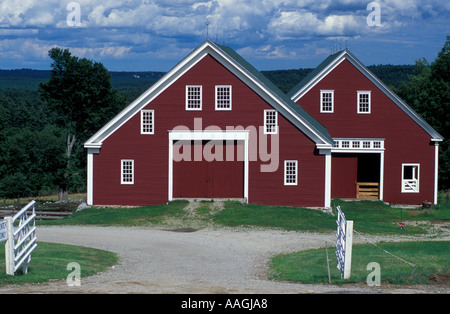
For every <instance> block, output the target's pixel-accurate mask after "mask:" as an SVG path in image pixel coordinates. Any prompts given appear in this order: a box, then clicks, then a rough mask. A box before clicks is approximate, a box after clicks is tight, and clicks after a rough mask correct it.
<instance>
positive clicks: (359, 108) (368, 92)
mask: <svg viewBox="0 0 450 314" xmlns="http://www.w3.org/2000/svg"><path fill="white" fill-rule="evenodd" d="M356 95H357V96H356V111H357V112H358V114H370V113H371V111H372V92H371V91H363V90H360V91H357V92H356ZM361 95H368V101H369V103H368V106H369V108H368V109H369V111H361Z"/></svg>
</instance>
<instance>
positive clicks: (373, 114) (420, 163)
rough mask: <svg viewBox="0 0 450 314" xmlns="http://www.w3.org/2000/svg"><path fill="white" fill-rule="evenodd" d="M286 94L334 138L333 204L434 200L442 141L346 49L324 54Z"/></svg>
mask: <svg viewBox="0 0 450 314" xmlns="http://www.w3.org/2000/svg"><path fill="white" fill-rule="evenodd" d="M288 96H289V97H290V98H291V99H292V100H294V101H295V102H296V103H297V104H298V105H299V106H301V107H302V108H303V109H305V110H306V111H308V113H310V114H311V115H312V116H313V117H314V118H315V119H316V120H317V121H319V122H320V123H321V124H323V125H324V126H325V127H326V128H327V130H328V132H329V133H330V135H331V136H332V137H333V141H334V145H333V146H334V147H333V148H332V149H331V154H332V161H331V164H332V166H331V197H332V198H369V199H380V200H383V201H385V202H388V203H396V204H422V203H423V202H425V201H428V202H434V203H436V202H437V191H438V185H437V184H438V183H437V182H438V155H439V154H438V152H439V143H440V142H441V141H442V140H443V138H442V136H441V135H439V134H438V133H437V132H436V131H435V130H434V129H433V128H432V127H431V126H430V125H429V124H428V123H426V122H425V121H424V120H423V119H422V118H421V117H420V116H419V115H418V114H417V113H416V112H414V110H412V109H411V108H410V107H409V106H408V105H407V104H406V103H405V102H403V101H402V100H401V99H400V98H399V97H398V96H397V95H395V94H394V93H393V92H392V91H391V90H390V89H389V88H388V87H386V85H385V84H383V82H381V81H380V80H379V79H378V78H377V77H376V76H375V75H374V74H372V73H371V72H370V71H369V70H368V69H367V68H366V67H365V66H364V65H363V64H362V63H361V62H360V61H359V60H358V59H357V58H356V57H355V56H354V55H353V54H351V53H350V52H349V51H348V50H344V51H340V52H338V53H336V54H334V55H331V56H329V57H328V58H327V59H326V60H325V61H324V62H322V63H321V64H320V65H319V66H318V67H317V68H316V69H315V70H314V71H313V72H311V73H310V74H309V75H308V76H307V77H306V78H305V79H304V80H303V81H301V82H300V83H299V84H298V85H297V86H296V87H295V88H294V89H293V90H292V91H291V92H290V93H289V94H288Z"/></svg>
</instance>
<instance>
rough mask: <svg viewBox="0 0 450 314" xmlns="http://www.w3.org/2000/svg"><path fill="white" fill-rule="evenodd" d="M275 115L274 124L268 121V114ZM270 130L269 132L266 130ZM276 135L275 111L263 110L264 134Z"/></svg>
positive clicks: (276, 116)
mask: <svg viewBox="0 0 450 314" xmlns="http://www.w3.org/2000/svg"><path fill="white" fill-rule="evenodd" d="M272 113H275V116H274V119H275V122H274V123H272V122H270V123H269V121H268V118H269V114H272ZM269 128H270V130H268V129H269ZM277 133H278V112H277V111H276V110H264V134H277Z"/></svg>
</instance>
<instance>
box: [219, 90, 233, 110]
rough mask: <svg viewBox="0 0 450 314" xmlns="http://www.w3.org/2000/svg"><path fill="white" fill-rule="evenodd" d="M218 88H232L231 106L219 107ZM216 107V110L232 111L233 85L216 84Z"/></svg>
mask: <svg viewBox="0 0 450 314" xmlns="http://www.w3.org/2000/svg"><path fill="white" fill-rule="evenodd" d="M218 88H229V89H230V107H229V108H218V107H217V100H218V99H217V96H218V95H217V92H218V91H217V89H218ZM215 95H216V96H215V108H216V111H231V110H232V108H233V88H232V86H231V85H216V87H215Z"/></svg>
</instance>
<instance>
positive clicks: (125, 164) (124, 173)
mask: <svg viewBox="0 0 450 314" xmlns="http://www.w3.org/2000/svg"><path fill="white" fill-rule="evenodd" d="M121 184H134V160H122V166H121Z"/></svg>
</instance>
